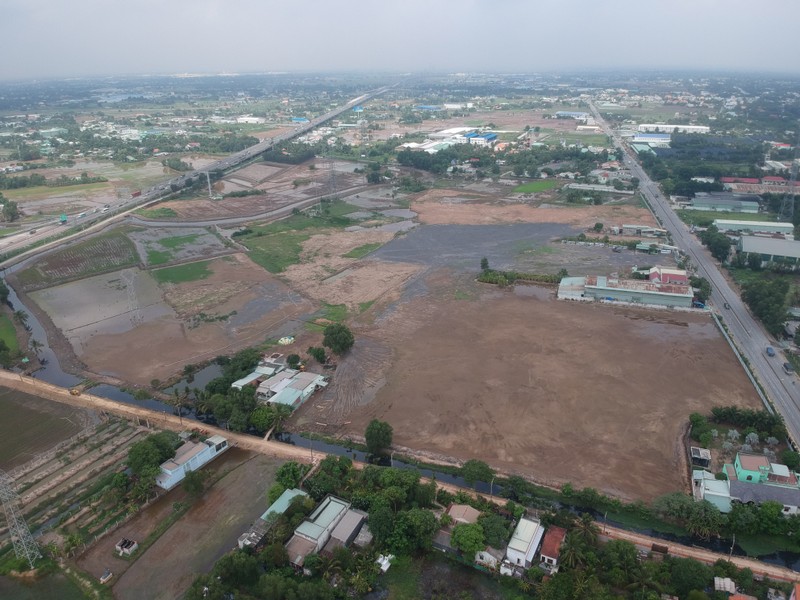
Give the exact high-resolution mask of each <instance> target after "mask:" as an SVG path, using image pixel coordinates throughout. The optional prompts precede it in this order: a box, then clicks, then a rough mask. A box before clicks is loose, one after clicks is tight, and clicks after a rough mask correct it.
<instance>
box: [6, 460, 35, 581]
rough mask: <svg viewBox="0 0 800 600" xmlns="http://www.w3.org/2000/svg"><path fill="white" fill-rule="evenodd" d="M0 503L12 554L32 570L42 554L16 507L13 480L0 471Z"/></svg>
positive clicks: (17, 500) (16, 499)
mask: <svg viewBox="0 0 800 600" xmlns="http://www.w3.org/2000/svg"><path fill="white" fill-rule="evenodd" d="M0 501H2V503H3V510H4V511H5V513H6V521H7V522H8V532H9V534H10V535H11V542H12V543H13V544H14V553H15V554H16V555H17V558H24V559H26V560H27V561H28V564H29V565H30V566H31V569H33V567H34V563H35V562H36V559H39V558H42V553H41V552H40V551H39V546H37V545H36V542H35V541H34V539H33V536H32V535H31V530H30V529H28V524H27V523H26V522H25V519H24V517H23V516H22V513H21V512H20V510H19V507H18V506H17V505H18V503H19V497H18V496H17V493H16V492H15V491H14V480H13V479H11V477H9V476H8V474H7V473H6V472H5V471H0Z"/></svg>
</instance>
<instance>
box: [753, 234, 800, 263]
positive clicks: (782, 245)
mask: <svg viewBox="0 0 800 600" xmlns="http://www.w3.org/2000/svg"><path fill="white" fill-rule="evenodd" d="M738 250H739V252H747V253H748V254H760V255H761V261H762V264H764V263H782V264H787V265H797V264H798V261H799V260H800V241H797V240H787V239H782V238H768V237H758V236H754V235H743V236H742V237H741V238H739V244H738Z"/></svg>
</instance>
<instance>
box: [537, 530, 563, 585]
mask: <svg viewBox="0 0 800 600" xmlns="http://www.w3.org/2000/svg"><path fill="white" fill-rule="evenodd" d="M565 537H567V530H566V529H563V528H562V527H555V526H554V527H550V528H549V529H548V530H547V532H546V533H545V534H544V539H543V540H542V550H541V552H540V553H539V566H541V567H543V568H544V569H546V570H548V571H550V572H551V573H556V572H558V557H559V555H560V552H561V544H563V543H564V538H565Z"/></svg>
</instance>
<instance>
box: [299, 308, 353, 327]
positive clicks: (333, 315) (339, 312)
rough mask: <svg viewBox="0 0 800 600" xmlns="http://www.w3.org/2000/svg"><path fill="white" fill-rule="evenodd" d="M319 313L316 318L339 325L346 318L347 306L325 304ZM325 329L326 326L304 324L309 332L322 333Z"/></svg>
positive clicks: (310, 323)
mask: <svg viewBox="0 0 800 600" xmlns="http://www.w3.org/2000/svg"><path fill="white" fill-rule="evenodd" d="M321 312H322V314H321V315H320V316H319V317H318V318H320V319H325V320H326V321H330V322H332V323H341V322H342V321H344V320H345V319H346V318H347V305H346V304H325V305H324V307H323V309H322V311H321ZM325 327H326V325H320V324H318V323H312V322H308V323H306V329H308V330H309V331H322V330H323V329H325Z"/></svg>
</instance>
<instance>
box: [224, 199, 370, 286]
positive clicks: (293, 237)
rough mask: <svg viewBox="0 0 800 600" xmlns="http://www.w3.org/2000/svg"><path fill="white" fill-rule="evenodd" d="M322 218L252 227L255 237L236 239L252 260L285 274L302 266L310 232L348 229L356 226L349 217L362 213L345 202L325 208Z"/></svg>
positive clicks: (315, 216) (296, 218)
mask: <svg viewBox="0 0 800 600" xmlns="http://www.w3.org/2000/svg"><path fill="white" fill-rule="evenodd" d="M321 206H322V211H321V212H320V213H319V214H314V213H311V214H309V213H308V212H302V213H299V214H295V215H292V216H291V217H289V218H288V219H283V220H281V221H276V222H275V223H270V224H269V225H261V226H252V227H250V229H251V230H252V233H248V234H247V235H244V236H241V237H238V238H236V240H237V241H238V242H240V243H242V244H243V245H244V246H245V247H246V248H247V249H248V250H249V251H250V254H249V256H250V258H251V259H252V260H253V262H255V263H256V264H258V265H260V266H262V267H264V268H265V269H266V270H267V271H269V272H270V273H282V272H283V271H285V270H286V267H288V266H290V265H294V264H297V263H299V262H300V253H301V252H302V251H303V242H305V241H306V240H307V239H308V238H309V237H311V234H310V233H304V232H305V231H306V230H308V229H328V228H344V227H348V226H350V225H352V224H353V221H351V220H350V219H348V218H347V216H346V215H348V214H350V213H352V212H356V211H358V210H360V209H359V208H358V207H357V206H354V205H352V204H347V203H346V202H342V201H341V200H336V201H334V202H330V203H324V204H322V205H321Z"/></svg>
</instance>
